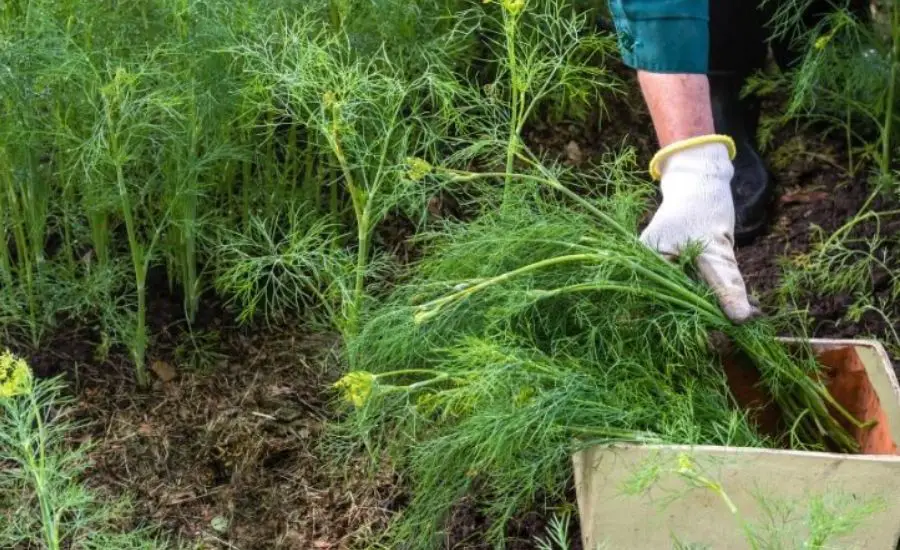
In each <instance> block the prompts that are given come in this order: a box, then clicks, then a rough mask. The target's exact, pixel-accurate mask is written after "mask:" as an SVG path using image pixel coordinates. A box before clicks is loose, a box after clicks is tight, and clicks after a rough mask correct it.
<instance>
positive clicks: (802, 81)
mask: <svg viewBox="0 0 900 550" xmlns="http://www.w3.org/2000/svg"><path fill="white" fill-rule="evenodd" d="M807 4H808V3H807V2H804V1H802V0H793V1H791V2H783V3H781V4H780V5H779V8H778V9H777V10H775V14H774V16H773V20H772V22H771V25H772V27H773V34H774V36H776V37H781V38H785V39H788V40H790V42H791V43H792V47H794V48H796V49H797V50H798V51H799V52H800V54H801V57H800V59H799V61H798V63H797V64H796V66H795V67H791V68H786V70H784V71H782V72H780V73H777V74H774V75H761V76H759V77H757V78H754V79H751V82H750V85H749V91H755V92H759V93H762V94H764V95H766V94H771V93H772V92H773V91H776V90H778V91H781V92H784V93H785V94H786V95H787V97H788V101H787V105H786V107H785V109H784V110H783V112H782V113H781V114H780V115H778V116H774V117H771V118H770V119H769V120H767V121H766V122H765V125H764V128H763V131H764V133H763V136H764V139H765V136H768V135H771V133H772V131H773V129H774V128H777V127H780V126H784V125H786V124H790V123H792V122H798V121H799V122H803V123H807V124H809V123H816V124H817V125H818V127H820V128H825V129H827V130H831V131H834V132H836V133H838V134H839V135H843V136H844V137H845V139H846V142H847V148H848V152H849V154H850V158H849V169H850V172H851V173H853V172H855V171H856V169H857V168H858V167H860V166H864V165H865V163H866V161H872V162H874V163H875V165H876V166H877V168H878V172H879V173H880V175H881V176H882V177H883V178H890V177H891V176H892V171H893V168H894V153H895V150H896V148H897V141H896V136H895V135H894V134H895V133H896V125H895V124H894V118H895V117H896V116H897V109H898V102H900V97H898V95H897V79H898V77H900V72H898V66H900V7H898V6H897V4H896V3H893V2H892V3H890V6H888V7H886V10H887V15H886V21H885V25H884V27H885V28H879V26H878V25H875V24H873V23H872V22H870V21H863V20H861V18H860V16H859V15H858V14H855V13H853V12H851V11H850V10H849V9H847V8H846V7H843V5H842V3H837V4H836V6H835V8H834V9H833V11H832V12H831V13H828V14H825V15H824V16H823V17H822V18H821V20H820V21H818V22H817V23H816V24H815V25H814V26H812V27H806V26H804V23H803V17H802V14H803V10H805V9H806V8H807Z"/></svg>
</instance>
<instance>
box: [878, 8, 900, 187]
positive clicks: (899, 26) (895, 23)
mask: <svg viewBox="0 0 900 550" xmlns="http://www.w3.org/2000/svg"><path fill="white" fill-rule="evenodd" d="M892 4H893V7H892V8H891V9H892V14H891V18H892V24H891V35H892V38H893V47H892V48H891V72H890V81H889V82H888V92H887V103H886V105H885V119H884V127H883V133H882V136H881V147H882V149H881V172H882V174H884V175H887V174H889V173H890V170H891V160H892V159H891V157H892V154H893V149H892V147H891V142H892V140H891V132H892V131H893V125H894V102H895V99H896V93H897V92H896V90H897V67H898V66H900V5H898V3H897V2H893V3H892Z"/></svg>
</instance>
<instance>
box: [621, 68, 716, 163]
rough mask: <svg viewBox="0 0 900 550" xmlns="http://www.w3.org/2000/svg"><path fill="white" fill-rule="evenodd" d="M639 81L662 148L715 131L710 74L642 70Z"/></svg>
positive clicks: (639, 72)
mask: <svg viewBox="0 0 900 550" xmlns="http://www.w3.org/2000/svg"><path fill="white" fill-rule="evenodd" d="M638 82H639V83H640V85H641V92H643V94H644V101H646V102H647V107H648V108H649V109H650V116H651V118H652V119H653V126H654V127H655V128H656V137H657V139H658V140H659V145H660V147H665V146H667V145H670V144H672V143H675V142H676V141H681V140H683V139H687V138H692V137H697V136H703V135H708V134H714V133H715V126H714V124H713V116H712V107H711V106H710V99H709V79H707V77H706V75H703V74H660V73H648V72H646V71H638Z"/></svg>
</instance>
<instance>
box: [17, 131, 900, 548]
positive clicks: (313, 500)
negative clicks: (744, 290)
mask: <svg viewBox="0 0 900 550" xmlns="http://www.w3.org/2000/svg"><path fill="white" fill-rule="evenodd" d="M585 149H587V147H585ZM782 177H783V178H784V179H785V180H787V181H784V184H783V187H782V193H783V194H782V199H781V202H780V203H779V207H778V217H777V221H776V223H775V225H774V227H773V230H772V232H771V234H770V235H768V236H766V237H764V238H762V239H760V240H759V241H758V242H757V243H755V244H754V245H752V246H749V247H746V248H743V249H741V250H740V252H739V254H740V259H741V262H742V266H743V268H744V271H745V275H746V277H747V279H748V282H749V285H750V286H751V288H752V289H753V290H755V291H759V292H761V293H763V298H764V304H768V305H769V306H773V305H775V303H774V301H773V299H768V300H767V299H766V296H767V295H766V294H765V293H767V292H770V291H774V290H776V289H777V288H778V285H779V278H780V277H779V274H780V267H779V262H780V261H781V257H782V256H786V257H787V258H791V257H792V255H796V254H799V253H803V252H805V251H806V250H807V248H808V235H809V227H808V226H809V224H810V223H818V224H819V225H821V226H823V227H824V228H825V229H826V230H827V229H832V228H836V227H839V226H840V225H841V224H843V223H844V222H845V221H846V220H847V219H848V217H850V216H852V214H854V213H855V211H856V209H857V208H858V207H859V206H860V205H861V204H862V203H863V201H864V200H865V197H866V194H867V190H866V189H865V186H864V185H863V184H862V183H860V182H856V181H846V180H845V179H843V178H841V177H840V176H839V175H837V174H836V171H835V170H833V169H831V168H828V167H827V166H825V167H823V166H822V165H821V164H820V163H817V162H815V161H814V160H813V159H812V158H810V157H806V158H804V157H802V156H801V157H798V158H797V159H796V160H795V161H794V162H793V163H792V165H791V168H790V169H789V170H785V171H783V172H782ZM393 237H394V238H396V239H398V240H402V239H403V238H404V235H403V234H402V233H398V234H396V235H394V236H393ZM153 295H154V296H155V299H154V300H153V301H152V302H151V304H150V306H151V307H150V319H151V322H150V326H151V328H152V332H153V334H154V335H155V344H154V346H153V347H152V348H151V356H150V359H151V361H150V362H151V364H152V363H153V361H160V362H162V364H163V365H168V366H171V367H172V369H173V371H174V374H175V378H174V379H172V380H170V381H168V382H162V381H161V380H159V379H158V376H157V377H155V378H154V379H155V382H154V385H153V387H152V388H151V389H149V390H147V391H138V390H136V389H135V387H134V385H133V374H132V367H131V365H130V363H129V360H128V357H127V355H125V354H112V355H110V356H109V357H107V358H106V359H105V360H102V361H98V360H97V359H96V358H95V357H94V349H95V344H96V342H93V341H92V339H93V338H94V336H93V335H92V334H91V333H90V331H86V330H83V329H82V328H80V327H79V328H76V327H72V329H71V330H70V331H69V332H61V333H58V334H57V336H56V338H55V340H54V342H53V344H52V345H49V346H47V347H46V348H45V351H43V352H41V353H40V354H36V355H32V356H31V357H30V359H31V362H32V365H33V366H34V367H35V368H36V370H37V371H39V373H41V374H53V373H56V372H64V373H65V374H66V375H67V376H68V377H69V378H70V379H72V380H73V381H74V382H75V388H76V390H77V394H78V409H77V410H78V416H79V417H80V418H81V419H83V420H85V421H89V422H90V423H91V425H90V427H88V428H87V429H85V430H83V431H81V432H80V433H79V434H78V438H79V439H90V440H91V441H92V442H93V443H94V444H95V445H96V447H95V449H94V451H93V452H92V455H91V456H92V459H93V460H94V465H93V467H92V470H91V475H90V478H89V479H88V482H89V483H90V484H91V485H93V486H96V487H99V488H101V489H103V490H104V491H108V492H109V494H111V495H121V494H122V493H127V494H130V495H132V496H133V497H134V500H135V503H136V505H137V515H138V517H145V518H147V519H149V520H152V521H154V522H159V523H160V524H161V525H162V526H163V527H165V529H166V530H168V531H169V532H171V533H173V534H176V535H178V536H182V537H185V538H186V539H187V540H195V541H204V542H205V544H206V547H208V548H241V549H257V548H258V549H263V548H287V549H295V548H296V549H308V548H321V549H336V548H345V547H348V546H349V545H350V543H351V542H352V541H353V540H358V539H359V537H362V538H365V536H366V534H367V533H377V532H378V531H379V530H380V529H382V528H383V527H384V526H385V525H386V522H387V521H388V520H389V518H390V516H391V514H392V513H393V512H394V511H396V510H397V509H399V508H400V507H402V505H403V503H404V498H405V495H404V488H403V482H402V480H400V479H396V478H395V477H394V476H393V474H392V473H391V472H389V471H386V470H385V471H379V472H374V473H373V472H371V471H369V469H368V468H367V464H366V461H365V460H364V459H363V458H360V460H359V461H358V462H355V463H350V464H347V465H345V467H344V468H342V469H336V468H335V467H334V465H333V464H332V463H330V462H329V461H328V456H327V453H325V452H324V451H323V450H322V449H320V448H318V446H317V443H318V442H319V440H320V436H321V433H322V428H323V426H324V423H325V421H326V420H327V419H328V418H329V417H330V415H331V414H332V413H331V412H330V410H329V407H328V402H329V399H330V398H331V397H332V396H331V394H330V390H329V389H328V386H329V384H330V383H331V382H332V381H333V380H334V379H336V378H337V376H338V371H337V365H336V364H335V362H334V361H333V356H332V355H331V350H333V348H334V346H335V345H336V344H337V340H336V339H335V338H334V337H333V336H330V335H321V334H318V335H317V334H313V333H311V332H310V330H309V329H308V328H307V327H303V326H297V327H296V328H294V329H283V330H278V331H267V330H261V331H260V330H256V329H254V330H247V329H239V328H237V327H236V326H234V325H233V324H232V323H231V322H229V321H227V320H226V319H228V316H227V315H226V314H225V313H224V312H223V311H221V310H220V309H218V308H217V307H215V305H214V304H207V305H205V306H204V308H203V309H202V310H201V311H203V312H205V313H203V314H201V316H200V318H199V319H198V322H197V324H196V325H195V327H194V334H195V336H196V339H195V344H193V345H192V344H191V339H190V337H189V334H188V332H187V331H186V330H185V326H184V325H183V324H179V323H177V322H176V319H177V318H178V313H179V308H180V297H178V296H171V295H169V293H168V292H167V291H166V290H165V285H164V281H157V286H156V287H155V292H154V293H153ZM808 299H809V303H810V305H811V308H812V309H811V314H812V316H813V317H814V319H815V321H816V332H815V334H816V335H821V336H827V337H831V336H834V337H839V336H857V335H862V334H871V335H875V336H879V337H884V336H885V335H887V334H888V328H889V327H888V326H887V324H886V323H885V322H884V320H883V319H882V318H881V317H879V316H877V315H876V316H869V315H866V316H864V318H863V321H862V322H861V323H858V324H853V323H848V322H846V321H842V320H841V319H843V316H844V315H845V313H846V307H847V305H848V302H847V300H846V299H841V298H840V297H838V298H835V297H832V296H816V295H814V294H813V295H809V296H808ZM191 349H195V351H194V352H190V353H186V352H189V351H190V350H191ZM893 349H896V348H893ZM895 359H896V358H895ZM192 364H193V366H191V365H192ZM157 367H159V365H157ZM571 496H572V501H571V502H572V503H574V492H572V493H571ZM561 504H562V503H547V509H546V510H545V511H544V512H542V511H540V510H538V511H535V512H532V513H529V514H527V515H525V516H523V517H521V518H519V519H517V520H515V521H514V522H512V524H511V526H510V532H509V538H510V548H522V549H525V548H534V539H535V537H536V536H542V535H544V532H545V529H546V526H547V523H548V520H549V519H550V517H551V515H552V512H553V511H555V510H557V509H558V508H557V507H558V506H559V505H561ZM570 505H571V503H570ZM217 518H225V519H226V520H227V522H226V523H224V524H223V523H220V522H219V520H218V519H217ZM223 525H227V528H225V529H224V530H223V529H222V527H223ZM451 525H452V530H451V532H450V533H449V535H448V541H447V542H448V547H449V548H470V549H474V548H487V546H483V545H482V544H481V541H480V539H479V534H480V533H481V532H483V531H484V529H486V528H487V527H488V525H487V523H486V520H485V519H484V518H483V516H481V514H480V513H479V512H478V510H477V509H476V508H474V507H468V506H467V505H466V504H465V503H463V504H462V505H461V506H460V507H459V508H458V509H457V510H456V512H455V514H454V517H453V519H452V521H451ZM217 527H218V528H219V530H217ZM571 535H572V537H573V540H574V539H576V538H577V529H576V528H575V527H574V526H573V529H572V531H571ZM576 547H577V546H576Z"/></svg>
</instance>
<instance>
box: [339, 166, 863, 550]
mask: <svg viewBox="0 0 900 550" xmlns="http://www.w3.org/2000/svg"><path fill="white" fill-rule="evenodd" d="M535 167H536V168H537V171H536V173H535V174H534V175H520V176H517V177H516V178H515V181H516V184H517V191H518V192H520V193H521V196H520V197H518V198H516V199H513V200H510V201H507V202H505V203H504V204H503V206H502V207H501V208H497V209H493V210H490V211H487V212H486V213H484V214H483V215H481V216H480V217H479V218H478V219H476V220H475V221H473V222H469V223H465V224H448V225H447V226H446V227H445V228H444V230H443V231H441V232H439V233H437V234H435V235H432V236H431V240H430V243H429V249H428V252H427V253H426V255H425V258H424V259H423V260H422V261H421V262H420V263H419V264H418V265H417V266H415V268H414V271H413V273H412V274H411V276H410V278H409V280H408V282H407V283H406V284H404V285H402V286H400V287H399V288H398V289H397V290H396V292H395V293H394V295H393V296H392V297H391V299H390V300H388V301H387V302H386V303H385V304H383V305H382V306H381V307H380V308H378V309H376V310H374V311H372V312H370V314H369V317H368V318H367V322H366V324H365V326H364V328H363V330H362V332H361V334H360V336H359V337H358V338H356V339H355V340H353V341H352V342H351V349H350V353H351V361H352V364H353V367H354V370H353V371H352V372H351V373H350V374H348V375H347V376H346V377H345V378H343V379H342V380H341V381H340V382H339V383H338V387H339V388H340V389H342V390H343V391H344V393H345V396H346V397H348V398H349V399H350V401H352V402H353V403H354V405H355V412H354V413H353V414H351V415H350V416H349V418H348V419H347V421H346V423H345V424H344V426H343V428H344V429H347V430H349V431H350V432H351V433H353V434H354V435H355V437H359V438H364V440H365V441H366V444H367V446H368V447H369V449H370V451H373V452H374V451H376V450H379V449H380V448H386V449H387V450H388V451H389V453H390V456H391V457H392V459H393V460H394V461H395V462H396V464H395V465H396V466H397V467H398V468H399V470H400V471H401V472H404V473H405V474H407V475H408V477H409V481H410V483H411V491H412V500H411V502H410V503H409V505H408V506H407V507H406V508H405V509H404V511H403V513H402V514H401V515H400V517H399V519H398V521H397V523H396V524H395V525H394V526H393V528H392V529H391V531H390V532H389V533H388V536H389V537H390V538H391V543H392V544H394V545H395V546H394V547H398V546H396V545H407V546H404V547H409V548H428V547H432V546H436V545H437V544H438V541H439V540H440V533H441V528H442V525H443V523H444V521H445V520H446V518H447V517H448V513H449V512H450V511H451V510H452V508H453V506H454V505H455V504H457V503H459V502H460V500H461V499H462V498H463V497H466V496H468V497H471V498H474V499H475V502H476V503H477V504H478V505H479V506H480V507H481V508H482V510H483V512H484V513H485V514H486V515H487V517H488V518H489V519H490V520H491V530H490V533H489V534H490V536H491V537H492V540H493V541H495V542H497V543H498V544H502V540H503V537H504V534H505V528H506V522H507V521H508V520H509V519H510V518H512V517H513V516H514V515H515V514H516V513H518V512H520V511H522V510H524V509H527V507H528V506H530V505H533V504H534V503H535V499H537V498H539V497H543V498H549V499H556V498H561V497H562V496H563V492H564V491H565V489H566V486H567V480H568V477H569V475H570V470H569V465H568V460H569V457H570V456H571V453H572V452H573V451H575V450H577V449H579V448H581V447H583V446H588V445H595V444H598V443H615V442H637V443H650V442H652V443H673V444H711V445H731V446H773V445H775V443H774V442H773V441H769V440H767V439H766V438H765V437H763V436H761V435H760V434H758V433H757V432H756V431H755V429H754V427H753V425H752V422H750V421H749V419H748V418H747V415H746V412H745V411H740V410H737V409H736V408H735V407H734V406H733V405H732V402H731V401H730V394H729V389H728V386H727V384H726V380H725V375H724V373H723V370H722V367H721V365H720V363H719V361H718V360H717V357H716V356H715V354H714V353H713V352H712V351H711V350H710V348H709V345H708V336H709V333H710V331H713V330H715V331H722V332H725V333H726V334H727V335H728V336H729V337H730V338H731V339H732V340H733V341H734V342H735V343H736V345H737V346H738V347H740V348H741V349H743V350H744V351H745V352H747V353H748V354H749V355H750V356H751V357H752V358H753V359H754V360H755V362H756V364H757V367H758V369H759V371H760V373H761V375H762V379H763V383H764V385H765V386H766V390H767V391H768V392H769V393H770V394H771V395H772V396H773V398H774V400H775V401H776V402H777V403H778V404H779V406H780V407H781V409H782V410H783V412H784V416H785V418H786V420H787V422H788V425H790V426H792V434H791V439H792V440H793V441H797V442H799V445H800V446H803V447H805V448H821V446H822V445H823V444H824V443H825V441H826V440H828V441H836V442H837V443H838V444H839V445H842V446H844V447H845V448H847V449H848V450H851V449H852V446H853V443H852V441H851V440H850V438H849V436H848V435H847V434H846V432H845V431H844V430H843V429H842V428H841V427H840V425H839V424H838V423H837V421H836V420H835V419H834V418H832V417H831V416H830V415H829V412H828V409H827V407H826V403H828V402H829V399H830V396H828V394H827V392H826V391H825V390H824V388H823V387H822V386H820V385H819V384H817V383H816V382H814V381H813V378H812V377H811V376H810V375H811V374H813V373H814V372H815V369H816V366H815V362H814V361H812V360H811V359H809V360H803V361H798V360H796V359H793V358H791V357H790V356H789V355H788V354H787V352H786V351H785V350H784V349H783V348H782V347H781V345H780V344H779V343H778V342H777V340H776V339H775V338H774V331H773V330H772V328H771V327H769V326H768V325H767V324H766V323H764V322H754V323H751V324H749V325H745V326H740V327H738V326H734V325H732V324H731V323H730V322H729V321H728V320H727V319H726V318H725V317H724V315H723V314H722V313H721V311H720V310H719V308H718V306H717V305H716V303H715V301H714V298H713V297H712V295H711V293H710V292H708V291H707V290H706V289H705V288H704V287H702V286H701V285H699V284H697V283H695V282H694V281H692V280H691V279H690V278H689V277H688V276H687V275H685V274H684V272H683V270H682V269H681V267H680V266H678V265H672V264H670V263H668V262H666V261H665V260H663V259H662V258H661V257H659V256H658V255H657V254H656V253H654V252H652V251H650V250H648V249H647V248H645V247H644V246H643V245H642V244H641V243H640V242H639V241H638V240H637V238H636V237H635V236H636V234H637V230H636V223H637V222H636V220H637V219H638V218H639V214H640V212H641V211H642V210H643V209H644V204H643V203H644V201H643V200H642V198H643V196H644V194H645V193H646V191H647V187H646V186H645V185H640V184H637V183H635V184H634V185H621V182H620V183H618V184H616V185H615V188H616V189H614V190H613V192H612V193H611V194H608V195H607V196H606V197H605V198H603V199H598V200H589V199H585V198H582V197H580V196H578V195H576V194H574V193H572V192H571V191H569V190H567V189H566V188H564V187H562V185H561V184H560V183H559V180H558V179H557V177H556V176H555V175H554V174H553V173H551V172H550V171H549V170H547V169H543V168H540V167H539V166H537V165H535ZM431 170H432V172H431V175H432V177H446V178H456V179H459V180H464V181H476V180H479V179H484V178H490V177H495V176H492V175H487V174H474V173H468V174H466V173H461V172H457V171H449V170H443V171H442V170H440V169H431ZM547 187H549V188H552V189H554V190H555V191H557V192H558V193H556V195H557V196H558V195H559V193H562V194H564V195H568V197H567V198H566V201H565V202H560V201H559V200H558V199H557V198H556V197H554V196H548V194H547V193H546V192H543V191H546V188H547ZM551 195H552V194H551Z"/></svg>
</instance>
